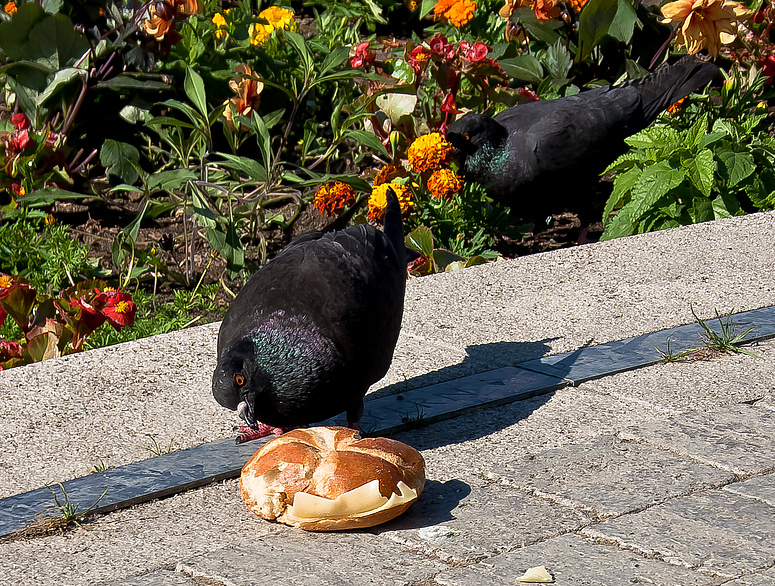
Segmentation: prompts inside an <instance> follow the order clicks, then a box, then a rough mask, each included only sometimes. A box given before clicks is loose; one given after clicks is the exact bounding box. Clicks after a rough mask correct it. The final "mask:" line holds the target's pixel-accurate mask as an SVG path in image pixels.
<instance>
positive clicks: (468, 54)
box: [460, 41, 490, 63]
mask: <svg viewBox="0 0 775 586" xmlns="http://www.w3.org/2000/svg"><path fill="white" fill-rule="evenodd" d="M460 51H461V53H462V55H461V57H463V59H465V60H466V61H470V62H471V63H479V62H480V61H484V60H485V59H486V58H487V53H489V52H490V47H488V46H487V45H485V44H484V43H483V42H481V41H476V42H475V43H474V44H473V45H472V44H470V43H469V42H467V41H460Z"/></svg>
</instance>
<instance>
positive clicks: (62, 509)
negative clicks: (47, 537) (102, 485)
mask: <svg viewBox="0 0 775 586" xmlns="http://www.w3.org/2000/svg"><path fill="white" fill-rule="evenodd" d="M57 484H58V486H59V490H60V492H61V493H62V494H61V499H62V500H60V497H58V496H57V493H56V492H55V491H54V490H53V489H52V488H51V487H50V486H46V488H47V489H48V490H49V492H51V495H52V496H53V497H54V506H53V507H50V508H48V509H45V510H44V511H42V512H41V514H44V513H46V512H48V511H55V510H56V511H59V513H60V516H59V517H51V518H49V519H48V521H49V523H50V526H51V527H52V528H61V529H65V528H67V527H68V526H70V525H71V524H72V525H77V526H78V527H80V526H81V521H82V520H83V519H84V517H86V515H88V514H89V513H90V512H92V511H93V510H94V509H95V508H96V507H97V505H98V504H99V503H100V501H101V500H102V499H103V498H105V495H106V494H108V489H107V488H106V489H105V490H104V491H103V492H102V494H101V495H100V496H99V498H98V499H97V500H96V501H94V502H93V503H92V504H91V505H89V506H88V507H87V508H86V509H85V510H83V511H81V510H79V507H80V505H79V504H77V503H72V502H70V498H69V497H68V496H67V492H66V491H65V487H64V485H63V484H62V483H61V482H59V483H57Z"/></svg>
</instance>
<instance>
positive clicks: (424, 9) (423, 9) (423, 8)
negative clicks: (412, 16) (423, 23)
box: [420, 0, 437, 18]
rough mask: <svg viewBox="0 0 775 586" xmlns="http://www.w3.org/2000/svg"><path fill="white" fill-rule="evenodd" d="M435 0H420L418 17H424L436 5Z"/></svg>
mask: <svg viewBox="0 0 775 586" xmlns="http://www.w3.org/2000/svg"><path fill="white" fill-rule="evenodd" d="M436 3H437V0H422V4H421V5H420V18H425V17H426V16H427V15H428V14H430V13H431V12H433V9H434V8H435V7H436Z"/></svg>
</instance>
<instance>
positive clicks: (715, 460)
mask: <svg viewBox="0 0 775 586" xmlns="http://www.w3.org/2000/svg"><path fill="white" fill-rule="evenodd" d="M620 436H621V437H622V438H623V439H629V440H632V441H636V442H647V443H649V444H652V445H654V446H657V447H660V448H662V449H665V450H669V451H672V452H674V453H676V454H681V455H684V456H688V457H691V458H694V459H696V460H698V461H700V462H705V463H707V464H710V465H713V466H717V467H719V468H723V469H724V470H729V471H731V472H734V473H736V474H742V475H749V474H761V473H763V472H768V471H771V470H772V469H773V468H775V413H774V412H772V411H770V410H769V409H762V408H758V407H755V406H751V405H730V406H725V407H720V408H718V409H715V410H713V411H709V412H692V411H687V412H684V413H682V414H679V415H675V416H671V417H670V418H669V420H668V421H666V422H665V421H659V422H655V423H651V424H641V425H638V426H634V427H631V428H628V429H626V430H624V431H623V432H621V434H620Z"/></svg>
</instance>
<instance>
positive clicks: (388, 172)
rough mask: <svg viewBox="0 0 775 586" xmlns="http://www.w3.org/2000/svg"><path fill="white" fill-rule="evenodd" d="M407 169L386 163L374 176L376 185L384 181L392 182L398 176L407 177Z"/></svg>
mask: <svg viewBox="0 0 775 586" xmlns="http://www.w3.org/2000/svg"><path fill="white" fill-rule="evenodd" d="M406 176H407V174H406V169H404V168H403V167H401V166H398V165H385V166H384V167H382V169H380V170H379V171H378V172H377V176H376V177H374V187H376V186H377V185H382V184H383V183H390V182H391V181H393V179H395V178H396V177H406Z"/></svg>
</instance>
